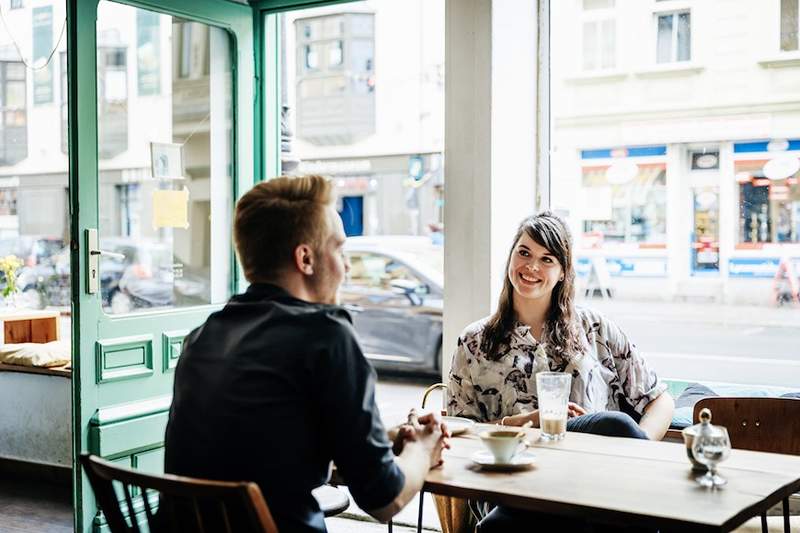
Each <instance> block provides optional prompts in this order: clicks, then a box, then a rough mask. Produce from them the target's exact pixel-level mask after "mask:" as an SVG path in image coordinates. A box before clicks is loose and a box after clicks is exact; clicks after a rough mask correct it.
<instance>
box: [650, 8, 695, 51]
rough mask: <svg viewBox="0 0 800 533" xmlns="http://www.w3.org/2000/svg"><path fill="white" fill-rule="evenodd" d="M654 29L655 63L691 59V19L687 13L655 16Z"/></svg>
mask: <svg viewBox="0 0 800 533" xmlns="http://www.w3.org/2000/svg"><path fill="white" fill-rule="evenodd" d="M656 28H657V29H656V31H657V35H656V63H675V62H677V61H689V60H690V59H691V55H692V49H691V18H690V14H689V12H688V11H687V12H682V13H665V14H660V13H659V14H657V15H656Z"/></svg>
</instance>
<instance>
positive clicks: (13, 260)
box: [0, 255, 22, 307]
mask: <svg viewBox="0 0 800 533" xmlns="http://www.w3.org/2000/svg"><path fill="white" fill-rule="evenodd" d="M21 266H22V260H21V259H20V258H19V257H17V256H15V255H7V256H5V257H3V258H2V259H0V272H2V273H3V277H4V278H5V282H6V285H5V287H3V299H4V300H5V302H6V306H7V307H15V305H16V301H15V300H16V296H17V292H19V286H18V285H17V271H18V270H19V268H20V267H21Z"/></svg>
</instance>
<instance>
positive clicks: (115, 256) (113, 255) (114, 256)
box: [89, 250, 125, 261]
mask: <svg viewBox="0 0 800 533" xmlns="http://www.w3.org/2000/svg"><path fill="white" fill-rule="evenodd" d="M89 255H99V256H101V257H110V258H111V259H119V260H120V261H124V260H125V254H119V253H117V252H109V251H107V250H89Z"/></svg>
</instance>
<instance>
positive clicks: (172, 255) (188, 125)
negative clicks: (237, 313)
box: [68, 0, 260, 532]
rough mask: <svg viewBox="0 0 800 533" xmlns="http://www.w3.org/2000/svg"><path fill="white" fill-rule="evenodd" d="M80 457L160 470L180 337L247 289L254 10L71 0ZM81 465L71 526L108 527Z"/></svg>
mask: <svg viewBox="0 0 800 533" xmlns="http://www.w3.org/2000/svg"><path fill="white" fill-rule="evenodd" d="M68 38H69V43H70V47H69V70H70V97H71V102H72V105H71V106H70V115H69V119H70V122H69V126H70V127H69V131H70V146H71V162H70V165H71V167H70V176H71V189H70V191H71V199H70V203H71V217H72V218H71V221H72V244H73V246H72V250H73V251H72V264H73V265H75V267H74V269H73V270H74V272H75V275H74V280H73V302H74V303H73V353H74V355H73V417H74V420H73V455H74V457H75V458H77V456H78V454H79V453H81V452H84V451H89V452H91V453H94V454H97V455H99V456H102V457H104V458H107V459H109V460H111V461H113V462H115V463H118V464H120V465H124V466H127V467H131V468H137V469H141V470H144V471H152V472H160V471H162V469H163V440H164V428H165V424H166V420H167V411H168V408H169V404H170V400H171V393H172V380H173V376H174V367H175V365H176V362H177V360H178V358H179V357H180V353H181V343H182V340H183V338H184V336H185V335H186V334H187V333H188V332H189V331H190V330H191V329H192V328H194V327H196V326H198V325H199V324H201V323H202V322H203V320H204V319H205V318H206V316H208V314H209V313H211V312H213V311H214V310H216V309H218V308H219V307H220V306H221V305H222V304H223V303H224V302H225V301H226V300H227V298H228V297H229V296H230V294H231V293H232V292H233V291H234V290H235V288H236V287H237V267H236V265H235V261H234V255H233V248H232V242H231V231H230V227H231V217H232V211H233V205H234V203H235V199H236V198H237V196H238V195H239V194H241V193H243V192H244V191H246V190H247V189H249V188H250V187H251V186H252V184H253V182H254V180H255V177H256V174H258V172H257V168H256V164H255V162H254V148H255V139H256V134H255V133H256V132H257V131H258V128H259V125H260V124H259V122H260V120H259V118H258V117H259V116H260V115H259V113H257V112H256V109H257V108H256V99H255V94H254V91H255V87H257V85H258V84H257V83H255V77H254V76H255V74H254V73H255V58H254V46H253V12H252V10H251V8H250V7H248V6H246V5H241V4H237V3H234V2H227V1H219V0H216V1H213V0H158V1H156V0H149V1H144V0H142V1H135V2H133V1H131V2H110V1H107V0H100V1H99V2H98V0H76V1H75V2H69V15H68ZM74 466H75V526H76V531H81V532H83V531H90V530H93V531H104V530H106V529H107V528H106V527H105V522H104V519H103V516H102V514H101V513H98V512H97V510H96V506H95V501H94V497H93V494H92V491H91V488H90V486H89V484H88V482H87V480H86V478H85V476H83V474H82V472H81V469H80V468H79V465H78V463H77V460H76V461H75V463H74Z"/></svg>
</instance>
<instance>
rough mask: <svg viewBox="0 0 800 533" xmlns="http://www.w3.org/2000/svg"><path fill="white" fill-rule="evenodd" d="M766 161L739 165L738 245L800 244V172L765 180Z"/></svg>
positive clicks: (738, 163) (736, 169)
mask: <svg viewBox="0 0 800 533" xmlns="http://www.w3.org/2000/svg"><path fill="white" fill-rule="evenodd" d="M766 163H767V161H766V160H758V161H737V162H736V163H735V166H734V168H735V175H736V181H737V183H738V186H739V194H738V198H737V199H736V200H737V202H738V206H739V244H743V245H745V246H747V245H753V244H759V243H797V242H800V185H799V184H798V182H800V172H797V173H795V174H793V175H791V176H788V177H786V178H784V179H769V178H767V177H765V176H764V171H763V168H764V165H765V164H766Z"/></svg>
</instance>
